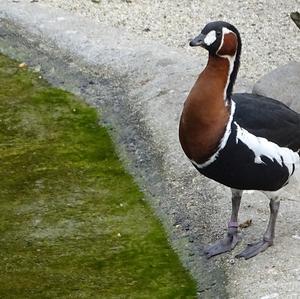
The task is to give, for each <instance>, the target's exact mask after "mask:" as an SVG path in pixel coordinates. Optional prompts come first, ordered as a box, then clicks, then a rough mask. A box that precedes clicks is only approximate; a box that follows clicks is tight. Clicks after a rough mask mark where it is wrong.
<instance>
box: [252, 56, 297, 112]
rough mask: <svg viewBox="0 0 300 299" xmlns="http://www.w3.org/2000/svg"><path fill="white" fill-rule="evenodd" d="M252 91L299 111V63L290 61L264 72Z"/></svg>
mask: <svg viewBox="0 0 300 299" xmlns="http://www.w3.org/2000/svg"><path fill="white" fill-rule="evenodd" d="M253 93H255V94H259V95H263V96H268V97H271V98H274V99H277V100H279V101H281V102H283V103H285V104H286V105H288V106H289V107H291V108H292V109H294V110H296V111H298V112H299V113H300V63H299V62H291V63H288V64H286V65H283V66H281V67H279V68H277V69H275V70H274V71H272V72H270V73H268V74H266V75H265V76H263V77H262V78H261V79H260V80H258V81H257V83H256V84H255V85H254V87H253Z"/></svg>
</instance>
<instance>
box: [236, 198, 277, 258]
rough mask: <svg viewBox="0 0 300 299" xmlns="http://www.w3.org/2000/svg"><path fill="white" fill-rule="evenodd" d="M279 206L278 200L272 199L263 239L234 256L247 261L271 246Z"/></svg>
mask: <svg viewBox="0 0 300 299" xmlns="http://www.w3.org/2000/svg"><path fill="white" fill-rule="evenodd" d="M279 205H280V201H279V200H277V199H274V198H272V199H271V200H270V218H269V223H268V226H267V229H266V231H265V233H264V235H263V239H262V240H261V241H259V242H256V243H253V244H248V246H247V247H246V248H245V249H244V250H243V251H242V252H241V253H239V254H238V255H236V257H237V258H240V257H244V258H245V259H246V260H247V259H249V258H251V257H254V256H256V255H257V254H258V253H260V252H263V251H265V250H266V249H267V248H268V247H270V246H272V245H273V240H274V236H275V224H276V218H277V215H278V210H279Z"/></svg>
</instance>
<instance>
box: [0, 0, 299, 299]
mask: <svg viewBox="0 0 300 299" xmlns="http://www.w3.org/2000/svg"><path fill="white" fill-rule="evenodd" d="M7 3H8V1H3V0H0V18H1V26H0V51H1V52H3V53H5V54H8V55H10V56H12V57H15V58H18V59H21V60H23V61H26V62H27V63H28V64H29V65H31V66H32V67H33V68H36V69H41V72H42V74H43V76H44V77H45V78H46V79H47V80H49V81H50V82H51V83H53V84H54V85H56V86H59V87H62V88H65V89H67V90H69V91H71V92H74V93H76V94H79V95H81V96H82V97H83V98H84V99H85V100H86V101H87V102H88V103H89V104H91V105H93V106H95V107H96V108H97V109H98V110H99V111H101V113H102V115H103V120H104V122H105V123H106V124H107V125H108V126H109V127H111V128H112V134H113V136H114V138H115V140H116V143H117V144H118V146H119V151H120V154H121V156H122V157H123V159H124V161H125V162H126V163H127V165H128V167H129V169H130V171H131V172H132V173H133V174H134V175H135V177H136V178H137V180H138V182H139V183H140V185H141V186H142V188H143V189H144V190H145V191H146V192H147V194H148V195H149V202H150V204H151V205H152V206H153V208H154V210H155V211H156V213H157V215H158V216H159V217H160V219H161V220H162V222H163V224H164V226H165V228H166V230H167V231H168V235H169V238H170V241H171V243H172V245H173V247H174V248H175V250H176V251H177V252H178V254H179V255H180V257H181V260H182V262H183V264H184V265H185V266H186V267H187V268H188V269H189V270H190V271H191V273H192V274H193V276H194V278H195V279H196V280H197V282H198V291H199V297H200V298H299V297H300V240H299V239H300V237H299V236H300V230H299V227H300V219H299V218H300V217H299V214H300V213H299V212H300V201H299V200H295V199H293V198H292V199H291V200H285V201H284V202H283V203H282V205H281V209H280V212H279V217H278V224H277V237H276V240H275V246H273V247H271V248H270V249H268V250H267V251H266V252H265V253H263V254H260V255H259V256H257V257H256V258H254V259H250V260H248V261H245V260H235V259H234V255H235V254H236V253H237V252H239V251H241V250H242V248H243V247H244V246H245V245H246V243H247V242H250V241H253V240H254V239H255V238H256V236H257V235H260V234H262V232H263V231H264V229H265V226H266V224H267V219H268V213H269V210H268V201H267V199H266V198H265V197H264V196H263V195H262V194H260V193H256V192H255V193H249V192H248V193H246V194H245V196H244V199H243V201H242V206H241V214H240V221H241V222H244V221H245V220H247V219H252V220H253V224H252V226H250V227H249V228H247V229H245V230H243V232H242V233H243V235H244V241H243V242H242V244H240V245H239V246H238V248H237V249H235V250H234V252H232V253H228V254H225V255H223V256H220V257H216V258H213V259H210V260H206V258H205V257H203V253H202V250H203V247H204V245H205V244H207V243H209V242H211V241H213V240H215V239H216V238H217V237H219V236H221V235H223V234H224V232H225V228H226V222H227V218H228V216H229V214H230V208H231V205H230V194H229V192H228V190H227V189H226V188H225V187H223V186H220V185H218V184H217V183H215V182H213V181H211V180H208V179H206V178H204V177H203V176H200V175H199V174H198V173H197V172H196V170H194V169H193V168H192V166H191V165H190V163H189V162H188V161H187V159H186V158H185V156H184V154H183V153H182V151H181V149H180V145H179V142H178V137H177V129H178V118H179V115H180V111H181V108H182V104H183V101H184V100H185V97H186V95H187V93H188V91H189V89H190V88H191V86H192V85H193V82H194V80H195V78H196V76H197V74H198V73H199V70H200V68H201V67H202V66H203V65H202V66H201V65H200V62H201V59H200V62H199V59H198V58H195V57H189V56H187V54H186V52H184V51H181V50H180V49H176V50H175V49H173V48H170V47H167V46H165V45H162V44H160V43H157V42H152V41H149V40H146V39H143V38H142V37H139V38H137V37H136V36H135V35H133V34H131V33H128V32H127V33H124V32H122V34H120V32H119V31H118V30H117V29H113V28H107V27H105V26H101V25H99V24H97V26H95V23H94V21H93V20H90V19H86V18H84V17H81V16H78V15H75V14H72V13H68V12H65V11H63V10H60V9H54V8H49V7H47V6H44V5H42V4H38V3H34V4H33V3H29V2H25V3H24V2H19V3H14V4H12V3H11V2H10V4H9V5H7ZM204 58H205V57H204ZM204 60H205V59H204ZM204 60H202V63H203V62H204ZM245 90H247V91H249V90H251V87H250V86H249V85H248V83H247V82H245V81H243V82H240V80H239V79H238V86H237V87H236V88H235V91H245Z"/></svg>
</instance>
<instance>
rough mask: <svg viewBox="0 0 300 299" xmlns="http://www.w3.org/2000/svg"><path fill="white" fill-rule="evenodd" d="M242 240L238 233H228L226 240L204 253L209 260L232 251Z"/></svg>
mask: <svg viewBox="0 0 300 299" xmlns="http://www.w3.org/2000/svg"><path fill="white" fill-rule="evenodd" d="M240 240H241V236H240V235H238V233H237V231H235V232H233V233H229V232H228V233H227V236H226V237H225V238H224V239H222V240H219V241H217V242H216V243H214V244H212V245H210V246H208V247H207V248H206V249H205V250H204V253H205V254H206V256H207V258H211V257H212V256H215V255H218V254H221V253H224V252H227V251H231V250H232V249H233V248H234V247H235V246H236V245H237V243H238V242H239V241H240Z"/></svg>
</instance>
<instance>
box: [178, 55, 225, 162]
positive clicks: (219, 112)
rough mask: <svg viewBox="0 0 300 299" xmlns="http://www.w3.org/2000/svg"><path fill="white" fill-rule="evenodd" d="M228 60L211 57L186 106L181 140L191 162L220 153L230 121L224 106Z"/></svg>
mask: <svg viewBox="0 0 300 299" xmlns="http://www.w3.org/2000/svg"><path fill="white" fill-rule="evenodd" d="M228 73H229V61H228V59H226V58H222V57H218V56H210V57H209V60H208V64H207V66H206V68H205V69H204V70H203V72H202V73H201V74H200V75H199V77H198V79H197V81H196V82H195V84H194V86H193V88H192V89H191V91H190V93H189V95H188V98H187V99H186V101H185V103H184V108H183V111H182V115H181V119H180V125H179V139H180V143H181V146H182V148H183V151H184V152H185V154H186V155H187V157H188V158H189V159H192V160H194V161H195V162H197V163H203V162H205V161H206V160H207V159H208V158H209V157H210V156H211V155H212V154H214V152H215V151H216V150H217V147H218V145H219V142H220V140H221V139H222V137H223V135H224V133H225V129H226V124H227V122H228V119H229V111H228V107H227V106H226V105H225V100H224V97H225V95H226V91H225V89H226V84H227V80H228Z"/></svg>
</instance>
